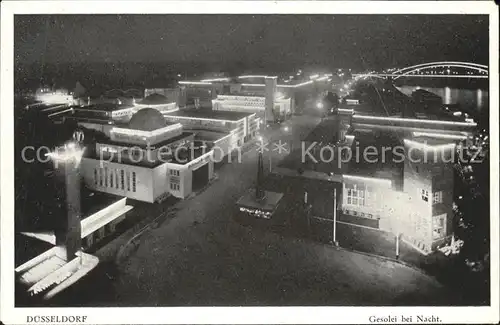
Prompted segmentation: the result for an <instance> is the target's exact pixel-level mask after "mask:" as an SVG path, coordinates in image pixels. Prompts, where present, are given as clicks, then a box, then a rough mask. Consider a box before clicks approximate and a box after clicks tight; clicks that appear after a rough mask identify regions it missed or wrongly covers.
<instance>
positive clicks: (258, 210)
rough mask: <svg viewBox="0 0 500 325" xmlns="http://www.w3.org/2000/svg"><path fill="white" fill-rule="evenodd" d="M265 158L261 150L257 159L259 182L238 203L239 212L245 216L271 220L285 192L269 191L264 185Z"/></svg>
mask: <svg viewBox="0 0 500 325" xmlns="http://www.w3.org/2000/svg"><path fill="white" fill-rule="evenodd" d="M263 182H264V159H263V157H262V152H259V158H258V160H257V182H256V185H255V188H250V189H249V190H248V191H247V192H246V193H245V194H244V195H243V196H242V197H241V198H240V199H239V200H238V202H237V203H236V205H237V206H238V209H239V212H240V213H241V214H242V215H243V216H244V217H254V218H258V219H266V220H269V219H271V218H272V216H273V214H274V213H275V211H276V209H277V208H278V205H279V203H280V201H281V199H282V198H283V193H278V192H273V191H267V190H265V189H264V187H263Z"/></svg>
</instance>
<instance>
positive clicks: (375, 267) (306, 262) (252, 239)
mask: <svg viewBox="0 0 500 325" xmlns="http://www.w3.org/2000/svg"><path fill="white" fill-rule="evenodd" d="M317 122H319V120H315V119H311V118H309V117H294V118H293V121H292V122H291V123H290V124H288V126H289V128H288V129H287V131H285V129H284V126H281V127H279V128H274V129H268V130H264V131H263V132H261V135H262V136H263V137H265V138H266V139H271V140H272V141H277V140H280V139H281V140H282V141H285V140H287V141H298V140H300V138H301V137H303V135H305V134H307V132H309V131H310V130H311V129H312V128H313V127H314V125H315V124H316V123H317ZM266 155H267V156H268V157H267V158H269V157H272V160H271V162H273V163H274V161H279V159H281V158H282V156H284V154H280V153H279V152H278V150H276V151H272V150H271V151H269V152H265V153H264V156H265V157H266ZM257 157H258V155H257V152H256V148H255V149H251V150H249V151H247V152H246V153H244V154H243V155H242V163H235V162H233V163H226V164H223V165H222V166H220V167H219V169H218V170H217V174H218V180H217V181H215V182H214V183H213V184H212V185H211V186H210V187H208V188H207V189H205V190H204V191H202V192H201V193H199V194H198V195H196V196H194V197H192V198H189V199H187V200H183V201H179V202H177V203H176V204H175V206H174V208H175V213H173V214H171V215H170V216H169V217H166V218H161V219H160V220H158V221H157V222H156V224H155V226H154V227H152V228H151V229H148V230H147V231H145V232H144V233H143V234H142V235H141V236H140V237H139V240H138V241H137V244H136V245H135V247H134V250H133V251H131V252H130V253H129V254H128V255H127V258H124V259H122V260H121V262H120V263H119V265H118V266H117V269H116V270H115V272H114V273H113V274H112V275H111V276H110V275H108V273H107V276H108V279H105V281H103V282H101V283H103V286H99V288H100V289H99V290H97V291H96V290H95V286H94V287H92V288H91V289H89V290H90V291H89V292H87V294H85V293H81V294H80V297H81V298H82V297H86V298H85V299H83V298H82V299H79V300H78V301H77V300H75V301H73V303H74V304H77V305H78V306H185V305H188V306H189V305H196V306H218V305H224V306H226V305H243V306H252V305H253V306H259V305H344V306H345V305H405V304H406V305H415V304H416V305H433V304H436V305H439V304H443V303H445V302H446V292H445V290H444V289H443V287H442V286H441V285H440V284H439V283H438V282H437V281H436V280H435V279H433V278H431V277H428V276H426V275H424V274H422V273H420V272H418V271H416V270H414V269H411V268H408V267H405V266H403V265H400V264H398V263H394V262H390V261H385V260H382V259H379V258H374V257H371V256H366V255H361V254H356V253H352V252H349V251H343V250H338V249H336V248H334V247H331V246H328V245H323V244H317V243H313V242H311V241H306V240H303V239H299V238H294V237H289V236H288V237H285V236H282V235H280V234H277V233H274V232H269V231H266V229H260V228H256V227H250V226H243V225H241V224H240V223H238V222H236V221H235V220H234V218H233V215H234V212H235V202H236V201H237V200H238V198H239V197H240V196H241V195H242V194H243V193H244V192H245V191H246V190H247V189H248V188H249V187H250V186H252V185H253V184H254V182H255V180H256V176H257V170H256V168H257ZM265 165H268V164H266V163H265ZM160 210H162V209H160ZM96 281H97V280H96ZM72 296H76V294H75V295H72ZM71 303H72V302H66V304H71Z"/></svg>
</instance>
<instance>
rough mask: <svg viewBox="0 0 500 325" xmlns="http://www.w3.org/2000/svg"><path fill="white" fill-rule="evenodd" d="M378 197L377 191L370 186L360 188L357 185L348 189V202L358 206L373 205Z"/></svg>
mask: <svg viewBox="0 0 500 325" xmlns="http://www.w3.org/2000/svg"><path fill="white" fill-rule="evenodd" d="M375 199H376V196H375V192H372V191H370V189H369V188H365V189H358V188H357V186H356V185H354V187H353V188H348V189H347V204H350V205H356V206H371V204H372V202H374V201H375Z"/></svg>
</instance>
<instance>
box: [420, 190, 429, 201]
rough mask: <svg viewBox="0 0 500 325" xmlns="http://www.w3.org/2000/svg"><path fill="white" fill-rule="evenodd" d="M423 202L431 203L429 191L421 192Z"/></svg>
mask: <svg viewBox="0 0 500 325" xmlns="http://www.w3.org/2000/svg"><path fill="white" fill-rule="evenodd" d="M421 195H422V200H424V201H425V202H429V191H427V190H421Z"/></svg>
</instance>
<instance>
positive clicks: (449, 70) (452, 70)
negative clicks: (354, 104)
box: [353, 61, 489, 80]
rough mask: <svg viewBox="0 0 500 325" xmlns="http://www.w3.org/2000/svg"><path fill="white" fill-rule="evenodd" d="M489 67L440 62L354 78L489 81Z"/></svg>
mask: <svg viewBox="0 0 500 325" xmlns="http://www.w3.org/2000/svg"><path fill="white" fill-rule="evenodd" d="M488 76H489V75H488V66H486V65H482V64H477V63H470V62H457V61H439V62H429V63H423V64H417V65H413V66H410V67H406V68H403V69H393V70H387V71H386V72H384V73H376V72H368V73H360V74H353V77H354V78H357V79H359V78H372V77H373V78H382V79H386V78H392V79H393V80H396V79H399V78H401V77H405V78H406V77H418V78H422V77H424V78H468V79H488Z"/></svg>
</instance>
